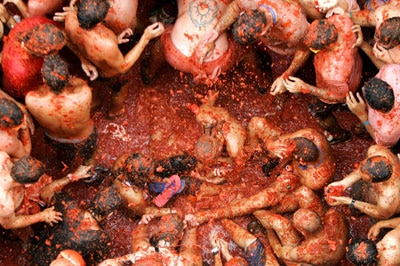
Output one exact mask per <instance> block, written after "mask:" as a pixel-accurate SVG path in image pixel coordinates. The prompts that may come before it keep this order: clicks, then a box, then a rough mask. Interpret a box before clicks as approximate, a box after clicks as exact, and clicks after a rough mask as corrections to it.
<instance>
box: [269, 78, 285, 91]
mask: <svg viewBox="0 0 400 266" xmlns="http://www.w3.org/2000/svg"><path fill="white" fill-rule="evenodd" d="M283 81H284V77H283V75H281V76H280V77H278V78H277V79H275V80H274V82H273V83H272V85H271V92H270V93H271V94H272V95H274V96H275V95H278V94H281V93H284V92H285V91H286V87H285V85H284V83H283Z"/></svg>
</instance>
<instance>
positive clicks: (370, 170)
mask: <svg viewBox="0 0 400 266" xmlns="http://www.w3.org/2000/svg"><path fill="white" fill-rule="evenodd" d="M361 172H363V173H365V174H367V175H369V176H370V177H371V178H372V183H377V182H382V181H386V180H388V179H389V178H390V177H391V176H392V174H393V166H392V165H391V164H390V163H389V161H388V159H387V158H385V157H383V156H379V155H378V156H372V157H370V158H368V159H367V160H366V161H365V163H363V164H362V166H361Z"/></svg>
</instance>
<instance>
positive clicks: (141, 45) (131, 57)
mask: <svg viewBox="0 0 400 266" xmlns="http://www.w3.org/2000/svg"><path fill="white" fill-rule="evenodd" d="M163 33H164V26H163V24H162V23H161V22H156V23H153V24H151V25H150V26H148V27H147V28H146V29H145V30H144V33H143V35H142V37H141V38H140V40H139V42H138V43H137V44H136V45H135V46H134V47H133V48H132V49H131V50H130V51H129V52H128V53H127V54H126V55H125V57H124V60H123V62H122V64H121V65H120V66H119V72H120V73H125V72H127V71H128V70H129V69H131V67H132V66H133V65H134V64H135V63H136V61H137V60H138V59H139V57H140V55H141V54H142V52H143V51H144V49H145V48H146V46H147V44H148V43H149V42H150V40H152V39H154V38H156V37H158V36H160V35H161V34H163Z"/></svg>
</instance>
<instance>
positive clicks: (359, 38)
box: [351, 24, 364, 48]
mask: <svg viewBox="0 0 400 266" xmlns="http://www.w3.org/2000/svg"><path fill="white" fill-rule="evenodd" d="M351 29H352V30H353V32H354V34H355V35H356V36H357V40H356V42H355V43H354V44H353V46H352V48H354V47H360V46H361V44H362V43H363V42H364V35H363V33H362V30H361V26H360V25H358V24H355V25H353V27H351Z"/></svg>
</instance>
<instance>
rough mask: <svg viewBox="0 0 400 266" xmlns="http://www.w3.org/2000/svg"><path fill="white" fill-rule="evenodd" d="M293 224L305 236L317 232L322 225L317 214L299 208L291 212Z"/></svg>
mask: <svg viewBox="0 0 400 266" xmlns="http://www.w3.org/2000/svg"><path fill="white" fill-rule="evenodd" d="M293 226H294V227H295V228H296V229H297V230H298V231H299V232H300V233H302V234H303V235H305V236H307V235H310V234H313V233H315V232H318V231H319V229H320V228H321V227H322V222H321V218H320V217H319V215H318V214H317V213H316V212H314V211H311V210H309V209H304V208H300V209H298V210H297V211H296V212H295V213H294V214H293Z"/></svg>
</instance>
